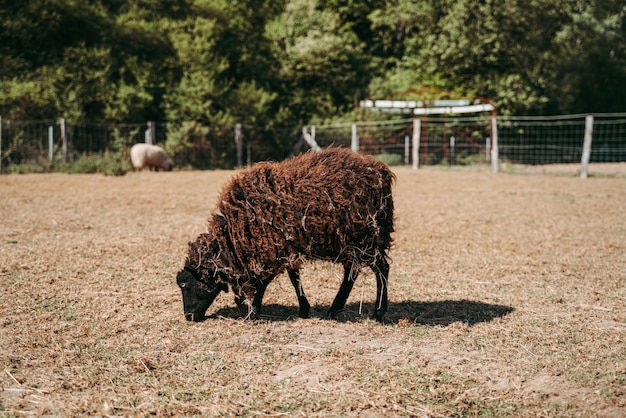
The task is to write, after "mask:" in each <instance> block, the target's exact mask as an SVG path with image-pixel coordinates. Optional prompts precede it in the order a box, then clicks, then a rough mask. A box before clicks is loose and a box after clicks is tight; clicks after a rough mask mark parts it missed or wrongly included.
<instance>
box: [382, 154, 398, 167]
mask: <svg viewBox="0 0 626 418" xmlns="http://www.w3.org/2000/svg"><path fill="white" fill-rule="evenodd" d="M376 158H378V159H379V160H380V161H382V162H383V163H385V164H387V165H389V166H392V165H403V164H404V158H403V157H402V155H399V154H390V153H383V154H378V155H377V156H376Z"/></svg>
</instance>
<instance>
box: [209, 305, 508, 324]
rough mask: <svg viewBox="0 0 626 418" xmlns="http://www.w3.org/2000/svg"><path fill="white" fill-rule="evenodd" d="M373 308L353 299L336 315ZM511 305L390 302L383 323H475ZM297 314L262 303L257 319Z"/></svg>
mask: <svg viewBox="0 0 626 418" xmlns="http://www.w3.org/2000/svg"><path fill="white" fill-rule="evenodd" d="M327 309H328V307H326V306H314V307H312V308H311V313H310V315H309V317H310V318H326V311H327ZM373 311H374V304H373V303H363V304H362V305H361V304H359V303H353V304H348V305H346V308H345V309H344V310H343V311H342V312H341V313H340V314H339V315H338V317H337V321H339V322H353V321H359V320H361V319H366V318H369V317H370V315H371V313H372V312H373ZM513 311H514V308H512V307H510V306H505V305H495V304H491V303H483V302H476V301H471V300H443V301H437V302H414V301H404V302H398V303H390V304H389V310H388V312H387V315H385V323H386V324H397V323H398V322H401V321H403V322H404V321H409V322H413V323H416V324H419V325H433V326H434V325H442V326H445V325H450V324H452V323H454V322H461V323H464V324H468V325H470V326H471V325H475V324H478V323H481V322H490V321H492V320H494V319H496V318H500V317H503V316H506V315H508V314H509V313H511V312H513ZM216 317H226V318H243V315H242V314H241V311H240V310H239V309H237V308H234V307H233V308H222V309H220V310H218V311H217V312H215V313H214V314H212V315H211V316H210V317H209V318H216ZM297 317H298V307H297V306H284V305H277V304H269V305H264V306H263V311H262V314H261V319H264V320H268V321H286V320H292V319H295V318H297Z"/></svg>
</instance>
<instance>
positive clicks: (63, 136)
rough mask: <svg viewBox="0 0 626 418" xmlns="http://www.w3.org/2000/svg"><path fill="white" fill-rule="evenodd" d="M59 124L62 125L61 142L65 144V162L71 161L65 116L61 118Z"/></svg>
mask: <svg viewBox="0 0 626 418" xmlns="http://www.w3.org/2000/svg"><path fill="white" fill-rule="evenodd" d="M59 124H60V125H61V143H62V144H63V162H64V163H69V162H70V155H69V152H68V151H69V150H68V147H67V129H66V125H65V118H61V119H60V120H59Z"/></svg>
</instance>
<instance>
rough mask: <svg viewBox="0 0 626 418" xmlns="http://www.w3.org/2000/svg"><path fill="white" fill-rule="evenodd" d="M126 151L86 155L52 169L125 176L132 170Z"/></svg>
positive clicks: (59, 171) (75, 172)
mask: <svg viewBox="0 0 626 418" xmlns="http://www.w3.org/2000/svg"><path fill="white" fill-rule="evenodd" d="M127 155H128V153H126V152H117V153H112V152H105V153H103V154H93V155H85V156H81V157H78V158H76V159H75V160H74V161H72V162H69V163H56V164H54V165H53V166H52V169H51V171H54V172H57V173H69V174H79V173H87V174H88V173H100V174H104V175H107V176H123V175H124V174H126V173H127V172H128V171H131V170H132V167H131V165H130V161H129V159H128V157H127Z"/></svg>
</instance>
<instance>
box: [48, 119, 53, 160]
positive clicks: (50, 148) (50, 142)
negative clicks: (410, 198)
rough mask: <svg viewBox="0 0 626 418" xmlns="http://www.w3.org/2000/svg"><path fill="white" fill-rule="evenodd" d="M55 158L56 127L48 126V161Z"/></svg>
mask: <svg viewBox="0 0 626 418" xmlns="http://www.w3.org/2000/svg"><path fill="white" fill-rule="evenodd" d="M52 157H54V126H48V160H50V162H52Z"/></svg>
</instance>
